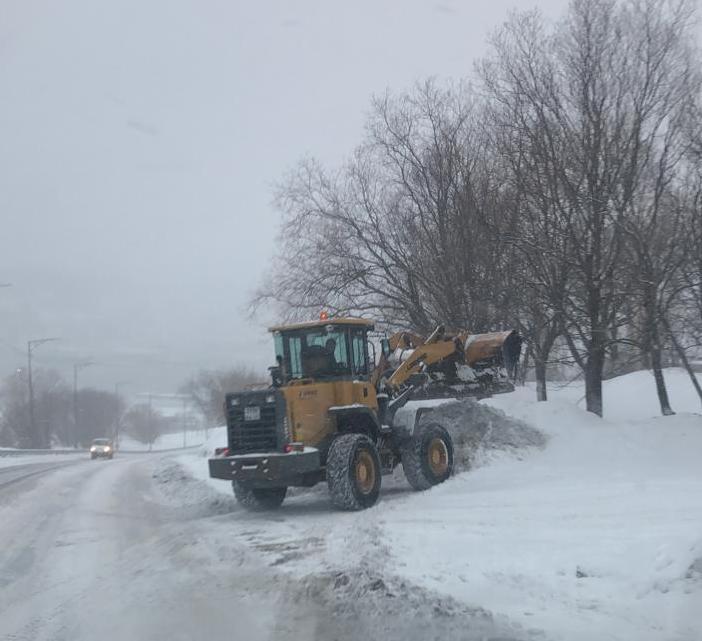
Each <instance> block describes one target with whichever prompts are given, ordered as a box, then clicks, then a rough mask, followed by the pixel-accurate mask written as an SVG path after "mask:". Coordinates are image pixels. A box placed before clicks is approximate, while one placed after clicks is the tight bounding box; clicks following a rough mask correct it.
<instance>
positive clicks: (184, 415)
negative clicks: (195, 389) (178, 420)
mask: <svg viewBox="0 0 702 641" xmlns="http://www.w3.org/2000/svg"><path fill="white" fill-rule="evenodd" d="M187 402H188V399H187V397H186V396H185V395H184V396H183V449H185V447H186V446H185V439H186V436H185V435H186V434H187V429H188V421H187V416H186V414H185V409H186V404H187Z"/></svg>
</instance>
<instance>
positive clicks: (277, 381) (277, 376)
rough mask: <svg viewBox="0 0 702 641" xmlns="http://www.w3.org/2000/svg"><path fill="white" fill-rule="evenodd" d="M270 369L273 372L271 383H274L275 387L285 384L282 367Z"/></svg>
mask: <svg viewBox="0 0 702 641" xmlns="http://www.w3.org/2000/svg"><path fill="white" fill-rule="evenodd" d="M268 371H269V372H270V373H271V383H272V384H273V387H281V386H282V384H283V373H282V371H281V369H280V367H279V366H273V367H269V368H268Z"/></svg>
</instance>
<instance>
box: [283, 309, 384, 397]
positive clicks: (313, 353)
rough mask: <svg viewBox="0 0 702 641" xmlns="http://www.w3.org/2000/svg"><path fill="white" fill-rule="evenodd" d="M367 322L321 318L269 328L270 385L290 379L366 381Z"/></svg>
mask: <svg viewBox="0 0 702 641" xmlns="http://www.w3.org/2000/svg"><path fill="white" fill-rule="evenodd" d="M372 329H373V324H372V323H371V322H370V321H366V320H364V319H356V318H339V319H324V320H320V321H315V322H312V323H298V324H295V325H287V326H278V327H272V328H271V330H270V331H271V332H272V333H273V337H274V343H275V356H276V363H277V365H276V366H275V367H273V368H271V375H272V377H273V384H274V385H276V386H282V385H287V384H288V383H290V382H292V381H303V380H316V381H343V380H358V381H367V380H369V378H370V374H371V371H372V369H373V363H372V362H371V359H370V358H369V350H368V332H369V331H371V330H372Z"/></svg>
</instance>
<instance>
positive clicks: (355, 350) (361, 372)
mask: <svg viewBox="0 0 702 641" xmlns="http://www.w3.org/2000/svg"><path fill="white" fill-rule="evenodd" d="M351 358H352V363H353V373H354V375H355V376H367V375H368V348H367V343H366V333H365V332H364V331H363V330H358V329H355V330H353V331H352V332H351Z"/></svg>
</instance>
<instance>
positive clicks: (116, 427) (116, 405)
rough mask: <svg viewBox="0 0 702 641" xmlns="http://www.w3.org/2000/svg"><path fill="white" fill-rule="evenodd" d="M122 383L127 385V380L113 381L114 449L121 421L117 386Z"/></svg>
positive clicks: (117, 446)
mask: <svg viewBox="0 0 702 641" xmlns="http://www.w3.org/2000/svg"><path fill="white" fill-rule="evenodd" d="M123 385H129V381H117V382H116V383H115V436H114V441H115V442H114V446H115V450H118V449H119V428H120V423H121V417H120V411H119V388H120V387H122V386H123Z"/></svg>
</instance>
